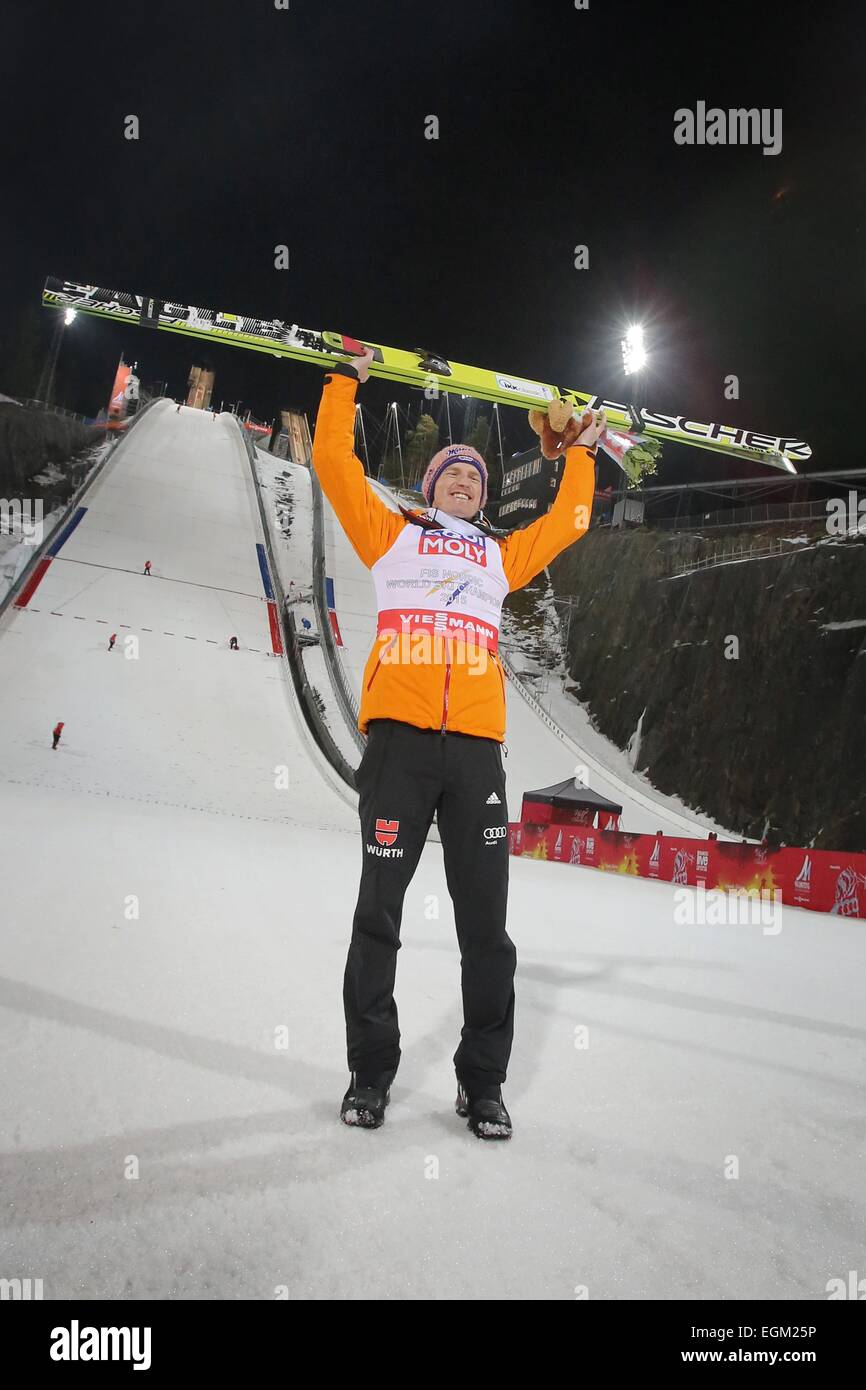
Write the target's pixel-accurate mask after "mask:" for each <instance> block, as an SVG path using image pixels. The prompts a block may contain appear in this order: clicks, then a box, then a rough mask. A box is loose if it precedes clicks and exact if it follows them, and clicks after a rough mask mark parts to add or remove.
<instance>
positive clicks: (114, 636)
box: [108, 632, 117, 652]
mask: <svg viewBox="0 0 866 1390" xmlns="http://www.w3.org/2000/svg"><path fill="white" fill-rule="evenodd" d="M116 641H117V633H116V632H112V634H111V636H110V637H109V639H108V650H109V651H110V652H113V651H114V644H115V642H116Z"/></svg>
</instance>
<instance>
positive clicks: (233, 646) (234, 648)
mask: <svg viewBox="0 0 866 1390" xmlns="http://www.w3.org/2000/svg"><path fill="white" fill-rule="evenodd" d="M229 651H231V652H238V651H240V647H239V646H238V639H237V638H236V637H230V638H229Z"/></svg>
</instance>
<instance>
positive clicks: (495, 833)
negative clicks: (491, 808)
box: [484, 825, 508, 844]
mask: <svg viewBox="0 0 866 1390" xmlns="http://www.w3.org/2000/svg"><path fill="white" fill-rule="evenodd" d="M507 834H508V826H507V825H489V826H487V828H486V830H485V831H484V838H485V840H486V841H487V843H488V844H490V843H491V841H493V840H504V839H505V837H506V835H507Z"/></svg>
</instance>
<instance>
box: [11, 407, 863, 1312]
mask: <svg viewBox="0 0 866 1390" xmlns="http://www.w3.org/2000/svg"><path fill="white" fill-rule="evenodd" d="M85 502H86V505H87V506H88V513H87V516H86V517H85V520H84V521H83V522H82V524H81V526H80V527H79V529H78V531H77V532H76V533H75V534H74V536H73V537H72V538H71V540H70V541H69V542H68V543H67V546H65V547H64V549H63V551H61V558H60V559H58V560H57V561H56V562H55V563H54V564H53V565H52V567H51V570H50V571H49V574H48V576H47V577H46V579H45V580H44V581H43V585H42V586H41V587H40V589H38V590H37V593H36V595H35V596H34V599H33V609H32V610H28V611H27V612H13V613H11V614H7V615H5V616H4V617H3V619H2V620H0V662H2V670H3V673H4V674H3V680H2V683H0V729H2V732H3V758H2V767H0V815H2V820H3V825H4V827H5V834H4V851H5V865H6V872H5V874H4V890H3V908H4V911H3V927H2V942H3V974H2V977H0V1046H2V1049H3V1057H4V1066H3V1068H2V1073H0V1191H2V1198H0V1201H2V1213H3V1215H2V1221H0V1254H2V1258H0V1274H2V1276H3V1277H6V1278H14V1277H22V1278H23V1277H28V1276H29V1277H32V1278H41V1279H43V1281H44V1292H45V1297H46V1298H65V1297H73V1296H79V1297H90V1298H97V1299H98V1298H108V1297H119V1298H150V1297H153V1298H183V1299H207V1298H226V1299H235V1298H261V1299H272V1298H273V1297H274V1296H275V1291H276V1290H279V1289H281V1288H283V1287H285V1288H286V1289H287V1290H288V1293H289V1296H290V1297H291V1298H296V1299H297V1298H316V1299H319V1298H322V1299H325V1298H350V1299H354V1298H365V1299H380V1298H395V1299H396V1298H410V1299H415V1298H435V1299H462V1298H472V1299H477V1298H504V1299H512V1298H545V1299H548V1298H549V1299H564V1300H572V1299H574V1297H575V1290H576V1289H578V1288H579V1287H581V1286H585V1287H586V1288H587V1290H588V1293H589V1296H590V1298H593V1299H622V1298H652V1299H658V1298H663V1299H676V1298H686V1299H707V1298H715V1297H721V1298H728V1299H740V1298H760V1299H764V1298H767V1299H769V1298H806V1299H812V1298H824V1297H826V1291H825V1290H826V1283H827V1280H828V1279H830V1278H833V1277H842V1278H844V1277H846V1276H847V1271H848V1270H849V1269H857V1268H858V1267H859V1268H862V1253H863V1251H862V1231H863V1227H864V1217H866V1198H864V1195H863V1186H862V1182H861V1181H860V1176H861V1171H862V1161H863V1140H864V1131H866V1125H864V1119H863V1115H864V1106H863V1099H864V1097H863V1075H864V1061H866V1056H864V1053H866V1047H864V1042H866V1027H864V1020H863V1007H862V988H861V983H860V982H861V979H862V975H863V969H864V965H866V934H864V932H863V931H862V926H861V924H860V923H859V922H856V921H852V920H850V919H840V918H831V917H822V916H818V915H816V914H812V913H805V912H799V911H797V910H794V909H786V910H785V913H784V917H783V929H782V931H781V932H780V933H778V934H777V935H769V934H765V933H764V932H762V930H761V928H760V926H754V927H746V926H728V927H722V926H695V925H692V926H687V925H682V924H680V922H679V921H678V915H679V914H678V913H677V910H676V900H675V894H676V892H677V890H676V889H674V888H673V887H672V886H670V885H666V884H660V883H649V882H644V881H641V880H635V879H632V878H629V879H628V880H627V881H623V879H622V878H621V877H620V876H618V875H614V874H602V873H599V872H596V871H593V870H590V869H580V868H575V867H571V866H566V865H560V864H550V863H542V862H539V861H535V860H512V861H511V900H510V916H509V923H510V925H509V931H510V933H511V935H512V937H513V939H514V940H515V942H516V945H517V949H518V957H519V965H518V977H517V1016H516V1033H515V1046H514V1052H513V1056H512V1064H511V1069H510V1074H509V1081H508V1084H507V1085H506V1087H505V1097H506V1100H507V1102H508V1104H509V1108H510V1110H511V1112H512V1115H513V1118H514V1122H515V1137H514V1139H513V1140H512V1141H511V1143H510V1144H507V1145H484V1144H481V1143H480V1142H479V1141H477V1140H476V1139H474V1138H473V1137H472V1136H471V1134H470V1133H469V1131H468V1130H467V1129H466V1126H465V1122H463V1121H461V1120H459V1119H458V1118H457V1117H456V1116H455V1115H454V1113H453V1098H454V1082H453V1071H452V1064H451V1057H452V1055H453V1052H454V1049H455V1047H456V1045H457V1042H458V1039H459V1032H460V1023H461V1012H460V990H459V961H458V951H457V946H456V942H455V939H454V928H453V918H452V915H451V911H450V902H449V898H448V894H447V889H446V884H445V879H444V873H443V870H442V861H441V850H440V848H439V846H438V845H435V844H429V845H428V846H427V847H426V849H425V851H424V853H423V856H422V859H421V864H420V866H419V869H418V872H417V874H416V877H415V879H414V881H413V883H412V885H411V887H410V890H409V893H408V895H407V899H406V908H405V912H404V918H403V940H404V944H405V949H404V950H403V951H402V952H401V956H400V962H399V972H398V984H397V999H398V1004H399V1006H400V1010H401V1024H402V1028H403V1048H404V1056H403V1062H402V1065H401V1069H400V1072H399V1074H398V1077H397V1080H396V1082H395V1085H394V1088H393V1091H392V1103H391V1106H390V1108H389V1111H388V1119H387V1123H386V1124H385V1126H384V1128H383V1129H381V1130H379V1131H376V1132H373V1133H370V1132H363V1131H358V1130H349V1129H346V1128H344V1127H343V1126H341V1125H340V1124H339V1121H338V1118H337V1115H338V1110H339V1101H340V1097H341V1095H342V1093H343V1090H344V1089H345V1085H346V1080H347V1073H346V1066H345V1056H344V1032H343V1027H344V1025H343V1017H342V1004H341V985H342V972H343V964H344V961H345V953H346V945H347V941H348V936H349V931H350V925H351V916H352V911H353V908H354V900H355V892H356V886H357V880H358V874H359V870H360V846H359V843H358V836H357V829H356V822H355V816H354V813H353V811H352V810H351V807H349V806H348V805H347V804H346V802H345V800H344V799H343V797H342V796H341V795H340V794H339V792H338V790H337V789H336V788H335V787H334V786H333V784H332V783H331V781H330V780H329V778H328V776H327V774H326V772H325V771H324V770H323V769H322V767H321V760H317V759H316V757H315V753H314V750H311V747H310V744H309V740H308V738H307V737H306V735H305V732H304V729H303V725H302V722H301V720H300V717H299V716H298V714H297V711H296V709H295V704H294V696H293V692H292V690H291V685H290V682H289V681H288V677H287V675H286V674H285V668H284V666H283V663H282V662H281V661H279V660H278V659H277V658H274V657H271V656H269V655H268V654H267V651H268V640H267V639H268V628H267V620H266V615H265V606H264V603H263V601H262V599H261V580H260V576H259V575H258V572H257V568H256V562H255V549H254V547H255V542H256V540H257V539H258V538H259V536H260V529H259V517H258V510H257V507H256V505H255V498H254V495H253V492H252V484H251V481H250V477H249V469H248V465H247V463H246V459H245V456H244V453H243V449H242V447H241V444H240V442H239V440H238V439H237V435H236V427H235V425H234V423H233V422H232V421H228V420H225V421H224V420H221V419H218V420H217V421H216V422H215V423H212V422H211V420H210V417H209V416H202V415H201V413H200V412H196V411H192V410H186V409H185V410H184V411H183V412H182V413H181V414H180V416H178V415H177V414H176V413H175V412H174V411H173V409H172V408H171V407H170V406H166V407H155V408H154V410H153V411H152V412H151V414H150V417H149V418H148V419H146V420H143V421H142V422H141V424H140V425H139V426H137V427H136V430H135V431H134V432H133V434H132V435H131V436H130V438H129V439H128V440H126V441H124V443H123V444H122V445H121V447H120V448H119V450H118V451H117V453H116V455H115V457H114V459H113V460H112V461H111V463H110V465H109V468H108V469H107V471H106V472H105V474H104V475H103V477H102V478H101V479H100V480H99V482H98V484H97V485H96V487H95V489H94V491H93V493H92V494H91V495H89V496H88V497H87V498H86V499H85ZM147 558H150V559H152V561H153V567H154V577H153V578H151V579H146V578H145V577H144V576H143V575H142V574H141V572H140V571H141V568H142V566H143V562H144V560H145V559H147ZM34 610H36V611H34ZM124 625H126V626H124ZM115 628H116V629H117V630H118V632H119V633H120V640H119V644H118V649H116V650H115V651H114V652H112V653H111V654H109V653H108V652H107V651H106V650H105V647H106V644H107V634H108V633H109V632H111V631H112V630H114V629H115ZM147 629H150V631H148V630H147ZM232 633H237V635H238V636H239V638H240V641H241V651H240V652H239V653H232V652H229V651H228V647H227V639H228V636H229V635H231V634H232ZM129 636H135V637H138V639H139V642H140V651H139V656H138V659H137V660H128V659H127V658H126V657H125V655H124V652H123V642H124V640H125V639H126V638H127V637H129ZM515 705H517V706H518V707H520V706H523V708H525V709H528V707H527V706H524V705H523V702H522V701H519V702H516V701H515V700H514V699H513V698H512V708H514V707H515ZM530 713H531V712H530ZM532 717H533V719H534V718H535V716H532ZM57 718H63V719H65V720H66V729H65V731H64V738H63V741H62V742H61V745H60V748H59V749H58V751H57V752H56V753H53V752H52V751H51V747H50V729H51V727H52V725H53V724H54V722H55V720H56V719H57ZM535 725H536V730H537V729H538V728H539V727H541V726H539V725H538V721H537V720H535ZM542 743H543V741H540V746H539V762H538V767H537V768H536V769H535V770H534V771H535V774H536V780H542V779H543V778H544V777H545V776H548V770H547V764H545V763H544V759H546V758H547V757H548V753H547V750H546V749H545V747H544V746H542ZM553 761H554V760H553V757H552V754H551V756H550V759H549V762H550V763H551V764H552V763H553ZM509 764H510V759H509ZM507 766H508V769H509V776H510V777H511V776H512V775H513V770H512V768H511V767H510V766H509V765H508V764H507ZM558 766H559V764H558V763H557V768H558ZM557 768H553V769H552V770H553V771H554V773H555V771H556V770H557ZM275 769H279V770H281V773H282V775H281V776H280V777H277V778H275ZM550 780H552V777H550ZM431 904H432V905H434V907H435V908H436V909H437V911H438V915H433V914H431ZM734 1171H737V1173H738V1175H737V1176H732V1174H733V1173H734Z"/></svg>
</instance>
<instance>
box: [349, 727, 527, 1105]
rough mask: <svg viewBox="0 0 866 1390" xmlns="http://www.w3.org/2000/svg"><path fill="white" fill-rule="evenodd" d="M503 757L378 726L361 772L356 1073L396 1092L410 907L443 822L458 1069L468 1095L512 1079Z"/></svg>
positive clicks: (353, 954)
mask: <svg viewBox="0 0 866 1390" xmlns="http://www.w3.org/2000/svg"><path fill="white" fill-rule="evenodd" d="M501 749H502V746H501V744H499V743H498V742H497V741H496V740H495V739H489V738H476V737H474V736H473V735H471V734H459V733H445V734H442V733H440V732H438V730H434V729H418V728H415V726H414V725H412V724H405V723H403V722H402V721H400V720H395V719H375V720H372V721H371V723H370V726H369V729H368V742H367V747H366V749H365V750H364V756H363V758H362V759H361V765H360V767H359V768H358V771H357V773H356V782H357V787H358V792H359V813H360V818H361V840H362V854H363V868H362V872H361V886H360V891H359V894H358V905H357V907H356V909H355V917H354V921H353V924H352V940H351V944H350V946H349V956H348V960H347V961H346V971H345V976H344V981H343V1003H344V1006H345V1011H346V1042H347V1051H348V1061H349V1070H350V1071H353V1072H357V1073H358V1074H359V1077H360V1078H361V1080H367V1079H373V1078H379V1077H384V1079H385V1084H390V1081H391V1080H392V1079H393V1077H394V1075H395V1073H396V1071H397V1067H398V1065H399V1062H400V1029H399V1026H398V1022H397V1006H396V1004H395V1002H394V980H395V975H396V968H397V952H398V950H399V949H400V923H401V919H402V915H403V898H404V895H405V893H406V889H407V888H408V886H409V883H410V881H411V879H412V877H413V875H414V873H415V870H416V868H417V866H418V861H419V859H420V857H421V851H422V849H423V848H424V842H425V840H426V837H427V831H428V830H429V828H430V825H431V822H432V820H433V814H434V812H436V815H437V823H438V826H439V834H440V837H441V840H442V850H443V854H444V859H445V877H446V880H447V883H448V891H449V893H450V895H451V899H452V902H453V904H454V920H455V925H456V927H457V941H458V944H459V947H460V960H461V971H462V992H463V1030H462V1033H461V1038H460V1045H459V1047H458V1048H457V1051H456V1053H455V1054H454V1067H455V1070H456V1073H457V1077H458V1079H459V1080H460V1081H462V1083H463V1085H464V1086H465V1088H466V1090H467V1091H468V1092H469V1094H470V1095H479V1094H481V1093H482V1092H483V1091H485V1090H487V1089H488V1088H495V1087H496V1086H498V1085H501V1083H502V1082H503V1081H504V1080H505V1075H506V1071H507V1068H508V1059H509V1056H510V1054H511V1042H512V1037H513V1032H514V971H515V967H516V964H517V952H516V951H515V948H514V943H513V942H512V941H511V939H510V938H509V936H508V934H507V932H506V930H505V916H506V907H507V901H508V807H507V804H506V799H505V771H504V768H503V764H502V751H501Z"/></svg>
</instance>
